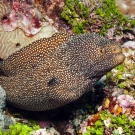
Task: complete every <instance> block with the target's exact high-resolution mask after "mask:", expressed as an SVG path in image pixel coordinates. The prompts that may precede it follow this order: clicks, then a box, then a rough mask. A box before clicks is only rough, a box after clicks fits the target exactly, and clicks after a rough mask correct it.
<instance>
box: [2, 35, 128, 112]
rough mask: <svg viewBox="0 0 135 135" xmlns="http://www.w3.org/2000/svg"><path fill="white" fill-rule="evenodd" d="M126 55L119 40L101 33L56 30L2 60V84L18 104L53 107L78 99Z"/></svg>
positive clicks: (27, 108) (31, 107)
mask: <svg viewBox="0 0 135 135" xmlns="http://www.w3.org/2000/svg"><path fill="white" fill-rule="evenodd" d="M124 58H125V57H124V55H123V54H122V52H121V48H120V47H119V45H118V44H117V43H115V42H113V41H110V40H108V39H107V38H105V37H102V36H100V35H98V34H95V33H90V34H81V35H71V34H68V33H57V34H55V35H53V36H52V37H51V38H48V39H46V38H43V39H40V40H37V41H35V42H33V43H31V44H30V45H28V46H26V47H24V48H22V49H21V50H19V51H17V52H15V53H14V54H12V55H11V56H9V57H8V58H7V59H6V60H5V61H2V62H1V64H0V74H1V76H0V84H1V86H2V87H3V88H4V90H5V91H6V94H7V101H8V102H9V103H10V104H12V105H14V106H16V107H18V108H22V109H26V110H33V111H43V110H49V109H54V108H57V107H60V106H63V105H65V104H68V103H70V102H72V101H75V100H77V99H78V98H79V97H81V96H82V95H83V94H84V93H86V92H87V91H89V90H90V88H91V87H92V86H93V84H94V83H95V82H96V81H98V80H99V79H100V78H101V77H102V76H103V75H104V74H106V73H107V72H108V71H110V70H111V69H112V68H114V67H116V66H117V65H118V64H120V63H122V62H123V60H124Z"/></svg>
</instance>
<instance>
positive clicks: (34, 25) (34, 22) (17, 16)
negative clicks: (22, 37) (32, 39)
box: [2, 0, 43, 36]
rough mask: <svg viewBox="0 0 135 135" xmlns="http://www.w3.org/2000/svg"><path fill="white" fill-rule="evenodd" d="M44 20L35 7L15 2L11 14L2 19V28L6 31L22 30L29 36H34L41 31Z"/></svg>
mask: <svg viewBox="0 0 135 135" xmlns="http://www.w3.org/2000/svg"><path fill="white" fill-rule="evenodd" d="M42 20H43V16H42V15H41V13H40V12H39V11H38V10H37V9H36V8H35V7H34V5H32V4H31V5H30V4H27V3H26V2H25V1H24V2H21V1H18V0H14V1H13V3H12V10H11V12H10V14H7V15H5V16H4V17H3V18H2V27H3V28H4V30H5V31H13V30H15V29H17V28H20V29H22V30H23V31H24V33H25V34H26V35H27V36H32V35H35V34H36V33H38V32H39V31H40V30H41V27H42V25H43V23H42Z"/></svg>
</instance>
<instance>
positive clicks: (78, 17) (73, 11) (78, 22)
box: [61, 0, 90, 34]
mask: <svg viewBox="0 0 135 135" xmlns="http://www.w3.org/2000/svg"><path fill="white" fill-rule="evenodd" d="M89 12H90V9H89V8H87V7H85V5H84V4H83V3H81V2H79V0H66V1H65V7H64V9H63V11H62V13H61V17H62V18H63V19H65V20H67V21H68V24H70V25H71V26H72V27H73V32H74V33H76V34H80V33H86V25H87V24H88V16H89Z"/></svg>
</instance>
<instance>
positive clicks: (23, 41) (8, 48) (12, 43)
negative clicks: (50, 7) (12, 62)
mask: <svg viewBox="0 0 135 135" xmlns="http://www.w3.org/2000/svg"><path fill="white" fill-rule="evenodd" d="M35 10H36V9H35ZM10 12H11V6H10V4H9V3H7V2H2V1H0V20H2V18H3V17H4V16H5V15H7V14H9V13H10ZM18 14H19V11H18ZM43 17H44V18H46V20H48V19H47V17H46V16H43ZM20 19H21V18H20ZM42 23H45V24H46V25H45V26H42V28H41V30H40V31H39V32H38V33H37V34H36V35H34V36H32V37H28V36H26V35H25V34H24V32H23V31H22V30H21V29H20V28H17V29H15V30H13V31H5V30H4V29H3V27H2V25H0V58H2V59H6V58H8V56H10V55H11V54H13V53H14V52H16V51H18V50H20V49H21V48H23V47H24V46H27V45H28V44H30V43H31V42H33V41H35V40H38V39H40V38H43V37H46V38H47V37H50V36H52V35H53V34H54V33H56V31H57V30H56V29H55V28H53V27H52V26H51V25H50V24H49V23H48V21H45V20H44V21H43V22H42Z"/></svg>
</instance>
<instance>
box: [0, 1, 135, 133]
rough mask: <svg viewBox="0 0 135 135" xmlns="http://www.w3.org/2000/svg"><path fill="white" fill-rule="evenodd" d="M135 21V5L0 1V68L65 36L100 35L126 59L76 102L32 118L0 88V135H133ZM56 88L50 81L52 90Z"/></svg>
mask: <svg viewBox="0 0 135 135" xmlns="http://www.w3.org/2000/svg"><path fill="white" fill-rule="evenodd" d="M134 17H135V1H134V0H0V20H1V23H0V62H1V63H2V62H3V61H6V60H7V59H8V58H10V56H12V54H14V53H16V52H19V51H20V50H21V49H23V48H25V47H27V46H29V44H31V45H32V43H34V41H35V42H37V41H38V40H40V39H41V38H49V37H52V36H53V35H54V34H55V33H62V32H68V33H69V34H71V35H72V34H76V35H78V36H79V35H81V34H86V33H93V32H94V33H98V34H99V35H101V36H103V37H106V38H107V39H109V40H111V41H115V42H116V43H117V44H118V45H119V46H120V47H121V48H122V53H123V54H124V55H125V60H124V62H123V63H121V64H119V65H118V66H117V67H115V68H113V69H112V70H111V71H109V72H108V73H107V74H105V75H104V76H103V77H102V78H101V79H100V80H99V81H98V82H97V83H96V84H94V85H93V87H90V88H89V91H88V92H86V93H85V94H83V96H81V97H80V98H79V99H78V100H76V101H74V102H71V103H69V104H67V105H64V106H62V107H60V108H56V109H53V110H47V111H35V112H34V111H27V110H25V109H24V110H23V109H19V108H16V107H14V106H12V105H10V104H8V103H6V93H5V91H4V89H3V88H2V87H0V92H1V94H0V95H1V96H0V113H1V114H0V120H1V121H0V128H1V131H0V134H1V135H29V134H31V135H120V134H122V135H134V134H135V133H134V132H135V18H134ZM57 42H58V41H57V38H56V39H55V43H57ZM55 43H54V44H55ZM48 44H51V43H50V42H48ZM18 54H19V53H18ZM95 55H97V54H95ZM20 57H21V56H20ZM22 59H23V60H24V62H25V58H23V57H22ZM34 60H36V59H35V58H34ZM1 63H0V64H1ZM9 64H10V63H9ZM26 64H27V63H26ZM20 65H21V64H20ZM8 66H9V67H8ZM8 66H7V67H8V68H9V69H10V66H11V67H12V66H13V67H15V66H14V65H12V64H11V65H8ZM22 66H23V65H22ZM33 66H35V65H34V64H33ZM14 70H15V68H14ZM14 72H15V71H14ZM14 72H13V74H14ZM16 72H17V71H16ZM0 73H1V74H0V76H2V75H3V74H4V72H3V71H0ZM2 73H3V74H2ZM80 80H81V79H80ZM15 81H16V80H15ZM54 83H55V79H52V80H51V81H50V84H52V85H53V84H54ZM76 89H77V88H76ZM78 89H79V88H78ZM71 96H72V95H71Z"/></svg>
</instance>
